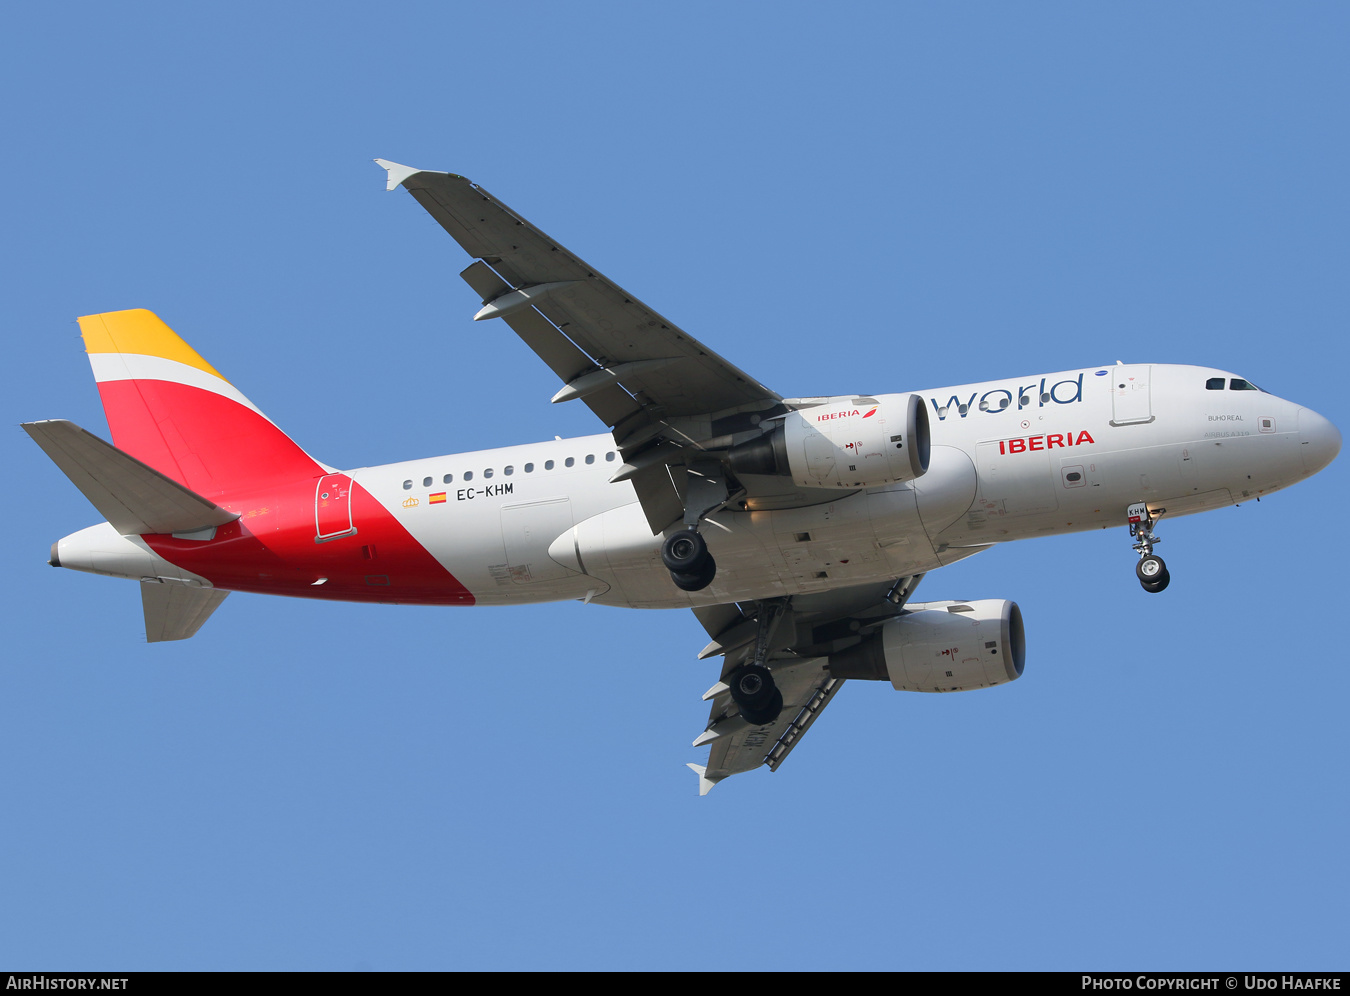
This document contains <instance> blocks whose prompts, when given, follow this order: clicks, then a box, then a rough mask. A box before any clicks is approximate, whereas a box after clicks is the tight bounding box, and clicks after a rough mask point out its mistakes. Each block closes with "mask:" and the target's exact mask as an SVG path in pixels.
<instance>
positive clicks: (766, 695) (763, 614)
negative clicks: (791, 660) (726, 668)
mask: <svg viewBox="0 0 1350 996" xmlns="http://www.w3.org/2000/svg"><path fill="white" fill-rule="evenodd" d="M787 604H788V603H787V599H774V600H773V601H765V602H760V603H759V618H758V621H757V626H756V632H755V650H754V653H753V654H752V655H751V657H750V659H749V660H747V661H746V663H744V664H742V665H741V666H740V667H738V668H736V669H735V670H734V671H732V672H731V673H730V674H728V675H727V676H726V677H725V678H723V679H722V680H723V681H725V682H726V683H727V686H728V687H729V688H730V689H731V699H732V701H733V702H735V703H736V705H737V706H738V707H740V710H741V718H742V719H744V720H745V721H746V722H747V723H749V724H750V725H751V726H764V725H765V724H767V723H772V722H773V721H774V720H776V719H777V718H778V714H779V713H781V712H782V711H783V693H782V691H781V690H780V689H779V688H778V685H777V683H776V682H775V681H774V680H773V672H772V671H770V670H769V669H768V668H767V667H765V666H764V660H765V658H767V657H768V656H769V640H770V639H771V638H772V637H773V631H774V630H775V629H777V628H778V621H779V620H780V619H782V618H783V613H784V612H786V611H787Z"/></svg>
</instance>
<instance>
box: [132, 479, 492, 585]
mask: <svg viewBox="0 0 1350 996" xmlns="http://www.w3.org/2000/svg"><path fill="white" fill-rule="evenodd" d="M317 480H318V478H317V477H310V478H304V479H301V480H297V481H294V482H292V483H288V484H286V485H285V486H282V487H272V488H268V489H266V490H265V491H259V492H254V493H252V494H243V495H239V494H235V495H230V496H226V497H223V498H220V499H219V504H220V505H221V506H222V507H224V508H227V509H229V510H230V511H232V512H238V513H239V515H240V517H239V518H238V519H236V520H235V521H234V522H231V523H229V524H228V525H225V526H221V527H220V528H219V529H217V530H216V535H215V538H213V539H210V540H206V541H195V540H185V539H175V538H174V537H173V536H164V535H155V536H146V537H145V541H146V542H147V543H149V544H150V547H151V549H153V550H154V551H155V552H156V553H158V554H159V555H160V556H161V557H163V558H164V559H165V560H168V561H169V562H170V563H173V564H177V565H178V566H179V567H183V568H185V569H187V570H189V571H192V572H193V573H194V574H199V575H201V576H202V577H204V578H206V579H208V580H209V581H210V582H211V583H212V584H213V585H215V586H216V587H217V588H224V589H228V590H231V591H253V592H260V593H262V594H266V595H292V596H295V597H298V598H325V599H333V600H337V601H348V602H400V603H405V604H416V605H473V604H474V601H475V599H474V597H473V594H472V593H471V592H470V591H469V590H468V589H467V588H465V587H464V585H462V584H460V583H459V581H458V580H457V579H456V578H455V577H454V575H452V574H451V573H450V572H449V571H447V570H446V569H445V568H444V567H442V566H441V565H440V563H438V562H437V560H436V558H435V557H433V556H432V555H431V554H430V553H428V552H427V550H426V548H425V547H423V546H422V545H421V544H420V543H418V542H417V541H416V540H415V539H413V537H412V536H411V534H409V532H408V531H407V530H406V529H404V528H403V526H402V525H401V524H400V523H399V521H398V520H397V519H395V518H394V516H393V515H392V514H390V512H389V511H388V510H387V509H386V508H384V507H383V506H382V505H381V504H380V503H379V502H377V501H376V500H375V499H374V498H373V497H371V495H370V493H369V492H367V491H366V490H365V488H363V487H361V486H360V485H359V484H355V483H350V482H349V484H348V486H349V487H350V488H351V503H352V504H351V521H352V525H353V526H355V527H356V532H355V534H353V535H350V536H341V537H338V538H335V539H328V540H326V541H325V542H322V543H316V542H315V535H316V525H315V514H314V507H315V506H314V499H315V495H314V488H315V483H316V481H317ZM344 480H347V479H345V478H344ZM320 578H327V580H326V581H325V582H324V583H323V584H321V585H316V584H315V583H314V582H315V581H317V580H319V579H320Z"/></svg>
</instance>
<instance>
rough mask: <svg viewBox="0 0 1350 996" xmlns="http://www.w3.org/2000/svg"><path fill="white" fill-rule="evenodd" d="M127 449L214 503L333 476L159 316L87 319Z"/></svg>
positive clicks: (116, 437) (89, 344)
mask: <svg viewBox="0 0 1350 996" xmlns="http://www.w3.org/2000/svg"><path fill="white" fill-rule="evenodd" d="M80 331H81V333H82V334H83V336H84V348H85V351H86V352H87V353H88V354H89V363H90V365H91V366H92V367H93V369H94V379H95V380H96V381H97V382H98V390H99V395H100V397H101V398H102V400H103V411H104V413H105V414H106V415H107V418H108V427H109V428H110V429H111V430H112V436H113V442H114V443H115V444H116V446H117V448H118V449H120V450H123V451H124V452H126V453H129V454H131V455H132V456H134V457H135V458H136V459H138V460H140V461H142V462H144V463H146V464H148V465H150V466H151V467H153V468H154V469H155V470H158V471H159V472H160V473H162V474H164V475H165V476H167V477H170V478H172V479H173V480H175V481H178V482H179V483H180V484H182V485H184V486H185V487H187V488H190V489H191V490H193V491H195V492H197V493H198V494H200V495H205V496H217V495H221V494H223V493H225V492H227V491H238V490H252V489H253V488H260V487H266V486H268V485H271V484H276V483H280V482H283V481H293V480H295V479H297V478H305V477H313V476H317V475H319V474H322V473H324V471H325V470H326V469H327V468H325V467H323V466H322V465H321V464H319V463H318V462H317V461H316V460H314V458H313V457H311V456H309V454H307V453H306V452H305V451H304V450H302V449H301V448H300V447H299V446H297V445H296V444H295V442H294V441H293V440H292V439H291V438H290V437H289V436H287V435H286V433H284V432H282V431H281V430H280V429H279V428H277V427H276V426H275V425H274V424H273V423H272V422H271V421H270V420H269V419H268V418H267V417H266V416H265V415H263V414H262V412H260V411H258V409H257V408H256V407H255V406H254V405H253V403H252V402H250V401H249V400H248V398H246V397H244V396H243V394H241V393H240V392H239V391H238V390H237V389H236V388H235V387H234V385H232V384H231V383H230V382H229V381H227V380H226V379H225V378H224V377H222V376H221V375H220V373H219V372H218V371H217V370H216V368H215V367H213V366H212V365H211V364H209V363H207V362H206V361H205V360H204V359H202V358H201V357H200V356H199V355H197V353H196V351H195V350H193V348H192V347H191V346H189V345H188V344H187V343H186V342H184V341H183V340H182V339H180V338H179V337H178V336H177V335H176V334H175V333H174V331H173V330H172V329H171V328H169V327H168V326H167V325H165V324H164V323H163V322H162V321H160V319H159V317H158V316H157V315H155V314H153V313H152V312H149V311H145V310H142V309H136V310H132V311H113V312H108V313H106V314H101V315H87V316H85V317H84V318H81V319H80Z"/></svg>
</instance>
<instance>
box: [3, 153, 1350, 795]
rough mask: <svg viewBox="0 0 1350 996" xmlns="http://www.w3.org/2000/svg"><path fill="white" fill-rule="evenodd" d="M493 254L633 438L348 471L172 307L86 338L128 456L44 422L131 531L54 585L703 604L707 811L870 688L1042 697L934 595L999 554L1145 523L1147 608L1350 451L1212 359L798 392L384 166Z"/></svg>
mask: <svg viewBox="0 0 1350 996" xmlns="http://www.w3.org/2000/svg"><path fill="white" fill-rule="evenodd" d="M376 162H377V163H378V164H379V165H380V166H381V167H383V168H384V169H385V170H386V172H387V185H386V186H387V189H388V190H391V191H393V190H396V189H398V188H399V187H402V188H403V189H404V190H406V191H407V192H408V193H410V194H411V195H412V196H413V197H414V198H415V199H416V200H417V201H418V203H419V204H421V205H422V207H423V208H425V209H426V211H427V212H428V213H429V214H430V215H431V216H432V218H433V219H434V220H435V221H436V222H438V223H439V224H440V225H441V227H442V228H444V229H445V230H446V231H447V232H448V233H449V234H450V235H451V237H453V238H454V239H455V241H456V242H458V243H459V244H460V246H461V247H463V248H464V250H465V251H466V252H467V253H468V254H469V256H471V257H473V258H474V262H472V263H471V264H470V265H469V266H468V267H467V268H466V269H465V270H464V271H463V272H462V273H461V276H462V277H463V279H464V281H465V282H466V283H467V284H468V285H469V287H470V288H471V289H472V290H473V291H474V293H476V294H477V295H478V298H479V300H480V301H481V305H480V308H479V310H478V311H477V313H476V314H475V315H474V316H473V318H474V320H476V321H487V320H492V319H501V320H502V321H503V322H504V323H505V324H506V325H507V326H509V327H510V328H511V329H512V330H514V331H515V332H516V333H517V334H518V335H519V336H520V337H521V338H522V339H523V340H524V341H525V343H526V344H527V345H529V346H530V348H531V349H533V350H534V352H535V353H537V354H538V355H539V357H540V359H542V360H543V361H544V362H545V363H546V364H547V365H548V366H549V367H550V368H552V370H553V371H554V372H555V373H556V374H557V375H558V377H559V379H560V380H561V381H562V384H563V386H562V388H561V389H560V390H559V391H558V392H557V394H555V395H554V396H553V399H552V400H553V402H554V403H563V402H567V401H574V400H575V401H580V402H582V403H583V404H585V405H586V406H587V407H589V408H590V409H591V411H592V412H594V413H595V415H596V416H598V417H599V419H600V421H601V422H602V423H603V424H604V425H605V426H607V427H608V431H607V432H604V433H600V434H597V435H593V436H585V437H581V438H573V439H561V438H555V439H553V440H549V441H544V442H537V443H529V444H526V445H522V446H510V447H504V448H500V449H493V450H483V451H479V452H471V453H456V454H449V455H445V456H435V457H428V458H426V459H420V460H409V461H404V462H401V463H393V464H386V465H383V466H377V467H359V468H350V469H345V470H344V469H339V468H338V467H336V466H332V465H329V464H327V463H324V462H322V461H320V460H318V459H317V458H315V457H313V456H311V455H310V454H309V453H308V452H306V451H305V450H304V449H302V448H301V447H300V446H299V445H298V444H297V443H296V442H295V441H293V440H292V439H291V438H290V437H289V436H288V435H287V434H286V433H285V432H284V431H283V430H281V429H280V428H279V427H277V426H276V425H275V424H274V423H272V422H271V421H270V420H268V418H267V417H266V416H265V415H263V414H262V412H260V411H259V410H258V408H257V407H255V406H254V405H253V404H252V403H251V402H250V401H249V400H248V399H247V398H246V397H245V396H244V395H243V394H242V393H241V392H240V391H239V390H238V389H237V388H236V387H235V386H234V385H233V384H232V383H231V382H230V381H228V380H226V379H225V377H224V376H223V375H222V374H221V373H220V372H219V371H217V370H216V368H215V367H213V366H212V365H211V364H210V363H209V362H207V361H206V360H205V359H203V358H202V357H201V356H200V355H199V354H198V353H197V352H196V351H195V350H193V349H192V347H190V346H189V345H188V344H187V343H186V342H184V341H183V340H182V339H181V338H179V336H178V335H176V334H175V333H174V332H173V331H172V330H171V329H170V328H169V327H168V326H167V325H166V324H164V322H163V321H161V320H160V319H159V318H158V317H157V316H156V315H154V314H152V313H151V312H149V311H144V310H131V311H117V312H109V313H104V314H98V315H89V316H86V317H83V318H81V319H79V323H80V329H81V333H82V335H83V339H84V346H85V350H86V352H87V353H88V356H89V361H90V364H91V366H92V368H93V372H94V379H95V381H96V382H97V385H98V390H99V394H100V397H101V400H102V403H103V408H104V412H105V414H106V415H107V420H108V425H109V428H110V430H111V433H112V442H111V443H108V442H106V441H104V440H103V439H101V438H99V437H98V436H95V435H94V434H92V433H90V432H88V431H86V430H84V429H82V428H80V427H79V426H77V425H75V424H73V423H71V422H69V421H65V420H49V421H38V422H29V423H25V424H24V426H23V427H24V429H25V430H26V431H27V432H28V433H29V435H30V436H31V437H32V438H33V440H34V441H35V442H36V443H37V444H38V445H39V446H40V447H41V448H42V449H43V450H44V451H45V452H46V454H47V455H48V456H49V457H50V458H51V459H52V460H53V461H54V462H55V463H56V465H57V467H58V468H59V469H60V470H61V471H62V472H64V473H65V474H66V476H67V477H68V478H69V479H70V480H71V482H72V483H73V484H74V485H75V486H76V487H77V488H78V489H79V490H80V491H81V492H82V493H83V494H84V495H85V496H86V497H87V498H88V499H89V500H90V502H91V503H92V504H93V505H94V507H95V508H96V509H97V510H98V512H99V513H100V514H101V515H102V516H103V518H104V520H105V521H103V522H101V523H99V524H97V525H94V526H90V527H89V528H87V529H83V530H80V531H78V532H75V533H72V534H71V535H69V536H66V537H65V538H63V539H61V540H59V541H57V542H56V543H54V544H53V545H52V548H51V555H50V558H49V563H50V564H51V565H52V566H54V567H65V568H69V569H73V570H78V571H86V572H91V573H94V574H102V575H108V576H112V577H121V578H130V579H133V580H136V581H138V582H139V583H140V591H141V597H142V608H143V614H144V618H145V627H146V638H147V640H148V641H149V642H152V643H153V642H160V641H169V640H182V639H186V638H188V637H191V636H192V635H194V634H195V633H196V632H197V631H198V629H199V628H200V627H201V626H202V624H203V623H204V622H205V621H206V619H207V618H208V617H209V616H210V615H211V614H212V613H213V612H214V611H215V610H216V609H217V608H218V607H219V606H220V604H221V602H223V601H224V600H225V598H226V597H227V596H228V594H229V593H230V592H232V591H244V592H259V593H263V594H272V595H291V596H297V597H303V598H322V599H335V600H344V601H353V602H384V603H406V604H421V605H459V606H472V605H514V604H523V603H532V602H548V601H557V600H566V599H576V600H581V601H584V602H596V603H600V604H605V605H614V606H626V607H630V608H644V609H670V608H688V609H692V610H693V612H694V615H695V616H696V617H697V619H698V621H699V622H700V623H701V624H702V625H703V627H704V628H705V629H706V630H707V632H708V636H709V639H710V642H709V643H708V645H707V646H706V647H704V648H703V650H702V651H701V652H700V654H699V658H700V659H707V658H710V657H720V658H721V660H722V664H721V668H720V670H719V674H718V680H717V681H716V683H714V684H713V686H712V687H711V688H709V689H708V691H707V692H706V693H704V695H703V698H704V700H705V701H707V702H709V703H710V705H709V717H708V722H707V725H706V727H705V729H704V731H703V732H702V733H701V734H700V735H699V736H698V738H697V739H696V740H695V741H694V746H695V747H705V746H706V747H707V748H708V751H709V753H708V757H707V760H706V762H705V763H704V764H694V763H690V764H689V767H690V768H692V769H693V770H694V772H695V773H696V774H697V775H698V784H699V793H700V794H701V795H703V794H706V793H707V792H708V791H709V790H710V789H711V788H712V787H713V785H715V784H716V783H718V782H719V781H722V780H723V779H725V778H727V777H729V776H731V775H733V774H738V773H742V772H745V771H750V770H753V769H755V768H758V767H761V766H767V767H769V768H770V769H771V770H777V769H778V767H779V766H780V765H781V764H782V763H783V761H784V760H785V759H786V757H787V756H788V754H789V753H790V752H791V751H792V749H793V748H794V747H795V746H796V744H797V743H798V741H799V740H800V739H801V737H802V736H803V735H804V734H805V733H806V731H807V730H808V729H809V728H810V727H811V725H812V724H813V723H814V722H815V720H816V718H817V717H818V716H819V715H820V712H821V711H822V710H823V709H824V708H825V707H826V706H827V705H828V704H829V703H830V701H832V699H833V698H834V696H835V695H836V694H838V692H839V690H840V688H842V686H843V685H844V683H845V682H846V681H849V680H853V679H858V680H867V681H883V682H889V683H890V684H891V686H892V687H894V688H895V689H897V690H901V691H914V692H954V691H965V690H973V689H978V688H989V687H992V686H995V685H1000V684H1005V683H1007V682H1010V681H1015V680H1016V679H1017V678H1018V677H1020V676H1021V675H1022V673H1023V670H1024V667H1025V662H1026V642H1025V629H1024V624H1023V619H1022V613H1021V611H1020V609H1019V608H1018V606H1017V605H1016V603H1014V602H1012V601H1008V600H1005V599H982V600H975V601H959V600H945V601H932V602H916V601H914V600H913V597H912V596H913V595H914V592H915V589H916V587H917V586H918V584H919V582H920V581H921V580H922V579H923V578H924V577H925V576H926V575H927V574H928V573H930V572H932V571H934V570H937V569H938V568H940V567H943V566H946V565H949V564H952V563H955V562H956V561H959V560H962V559H964V558H966V557H970V556H973V555H974V554H977V553H980V552H982V551H985V550H989V549H991V548H992V547H994V546H997V545H999V544H1002V543H1008V542H1012V541H1014V540H1023V539H1031V538H1033V537H1038V536H1045V535H1055V534H1060V533H1067V532H1077V531H1081V530H1089V529H1106V528H1113V527H1117V528H1118V527H1120V526H1125V527H1127V529H1128V533H1129V536H1130V539H1131V540H1132V546H1133V549H1134V551H1135V552H1136V553H1137V554H1138V557H1137V560H1136V566H1135V572H1136V575H1137V577H1138V580H1139V583H1140V585H1141V586H1142V587H1143V589H1144V591H1146V592H1149V593H1153V594H1156V593H1160V592H1161V591H1163V590H1164V589H1165V588H1166V587H1167V586H1168V583H1169V581H1170V573H1169V570H1168V568H1167V565H1166V564H1165V563H1164V562H1163V560H1162V559H1161V558H1160V557H1159V556H1158V555H1157V554H1156V553H1155V552H1154V548H1155V546H1156V545H1157V544H1158V543H1159V537H1158V534H1157V531H1156V530H1157V525H1158V521H1159V520H1160V519H1161V518H1163V517H1164V516H1168V517H1175V516H1181V515H1191V514H1194V513H1197V512H1203V511H1208V510H1211V509H1218V508H1223V507H1225V506H1228V505H1233V504H1239V503H1242V502H1245V501H1249V500H1251V499H1253V498H1258V499H1259V498H1260V497H1262V496H1264V495H1268V494H1270V493H1271V492H1273V491H1276V490H1279V489H1280V488H1284V487H1287V486H1289V485H1290V484H1293V483H1295V482H1297V481H1300V480H1303V479H1304V478H1307V477H1310V476H1312V475H1313V474H1315V473H1317V472H1318V471H1319V470H1321V469H1322V468H1323V467H1325V466H1327V465H1328V464H1329V463H1330V462H1331V461H1332V460H1333V459H1334V458H1335V457H1336V455H1337V453H1339V451H1340V445H1341V437H1340V433H1339V432H1338V431H1337V429H1336V427H1335V426H1333V425H1332V424H1331V423H1330V422H1329V421H1328V420H1327V419H1325V418H1323V417H1322V416H1321V415H1319V414H1317V413H1316V412H1314V411H1312V410H1311V409H1309V408H1306V407H1303V406H1302V405H1300V404H1298V403H1296V402H1292V401H1285V400H1283V399H1281V398H1278V397H1275V396H1274V395H1271V394H1269V393H1267V392H1265V391H1263V390H1261V389H1260V388H1258V387H1257V386H1256V385H1255V384H1254V383H1253V382H1252V381H1250V380H1248V379H1246V378H1243V377H1239V376H1238V375H1236V374H1234V373H1231V372H1228V371H1223V370H1217V369H1210V368H1207V367H1198V366H1185V365H1177V364H1158V363H1129V364H1126V363H1121V362H1119V361H1117V362H1116V363H1115V364H1112V365H1108V366H1095V367H1092V366H1090V367H1082V368H1078V369H1073V370H1064V371H1058V372H1053V373H1044V374H1035V375H1031V376H1022V377H1014V378H1009V379H1006V380H997V381H987V382H984V383H976V384H964V385H960V386H956V387H943V388H937V389H925V390H918V391H912V392H901V393H895V394H856V395H845V396H831V397H808V398H784V397H782V396H781V395H779V394H777V393H776V392H774V391H773V390H771V389H770V388H768V387H766V386H764V385H763V384H761V383H759V382H758V381H757V380H756V379H755V378H754V377H752V376H751V375H750V374H748V373H745V372H744V371H742V370H739V369H737V368H736V367H735V366H733V365H732V364H730V363H728V362H727V361H726V360H725V359H723V358H722V357H720V356H718V355H717V354H716V353H715V352H713V351H712V350H711V349H709V348H708V347H707V346H705V345H703V344H702V343H700V342H699V341H698V340H696V339H694V338H693V337H692V336H690V335H689V334H688V333H687V332H685V331H684V330H683V329H681V328H680V327H678V326H677V325H675V324H674V323H672V322H670V321H669V320H668V319H666V318H664V317H662V316H661V315H660V314H658V313H657V312H655V311H653V310H652V309H651V308H649V307H648V306H647V305H645V304H643V303H642V302H641V301H639V300H638V299H637V298H636V297H634V296H632V295H631V294H629V293H628V292H627V291H625V290H623V289H622V288H620V287H619V286H618V285H617V284H615V283H613V282H612V281H610V280H609V279H608V278H606V277H605V276H603V275H602V274H600V273H599V271H597V270H595V269H594V268H592V267H591V266H590V265H588V264H587V263H585V262H583V261H582V260H580V259H578V258H577V257H576V256H575V255H573V254H572V253H570V252H568V251H567V250H566V249H565V248H563V247H562V246H561V245H560V244H559V243H558V242H556V241H555V240H553V239H552V238H550V237H549V236H547V235H546V234H544V233H543V232H542V231H540V230H539V229H538V228H536V227H535V226H533V225H531V224H530V223H529V222H528V221H526V220H525V219H524V218H522V217H521V216H520V215H518V214H516V213H515V212H513V211H512V210H511V209H510V208H508V207H507V206H506V205H505V204H503V203H502V202H501V201H499V200H497V199H496V198H495V197H493V196H492V195H491V194H489V193H488V192H487V191H486V190H484V189H483V188H482V187H481V186H479V185H478V184H475V183H473V182H471V181H470V180H468V179H466V178H465V177H462V176H458V175H456V174H453V173H443V172H434V171H429V170H418V169H413V168H411V167H407V166H402V165H400V164H398V163H393V162H389V161H387V160H376Z"/></svg>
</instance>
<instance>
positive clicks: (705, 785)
mask: <svg viewBox="0 0 1350 996" xmlns="http://www.w3.org/2000/svg"><path fill="white" fill-rule="evenodd" d="M688 767H690V768H692V769H693V770H694V774H696V775H698V794H699V795H701V796H703V795H707V794H708V793H709V792H711V791H712V787H713V786H714V785H716V784H717V783H718V782H720V781H721V780H722V779H720V778H709V777H708V774H707V772H708V769H707V768H705V767H703V765H701V764H690V765H688Z"/></svg>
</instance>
